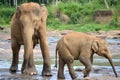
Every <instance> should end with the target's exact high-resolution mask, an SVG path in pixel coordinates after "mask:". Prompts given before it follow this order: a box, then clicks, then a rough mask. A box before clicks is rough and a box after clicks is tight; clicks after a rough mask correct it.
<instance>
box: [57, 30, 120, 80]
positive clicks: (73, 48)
mask: <svg viewBox="0 0 120 80" xmlns="http://www.w3.org/2000/svg"><path fill="white" fill-rule="evenodd" d="M57 52H58V54H59V69H58V78H59V79H64V78H65V76H64V66H65V64H67V66H68V68H69V73H70V75H71V77H72V79H76V75H75V72H74V69H73V62H74V60H79V61H80V62H81V63H82V64H83V65H85V69H84V71H83V73H84V77H88V76H89V73H90V71H91V68H92V63H93V55H94V53H96V54H98V55H99V56H102V57H105V58H107V59H108V60H109V62H110V64H111V66H112V68H113V72H114V73H115V76H116V77H117V76H118V75H117V73H116V70H115V68H114V65H113V62H112V57H111V54H110V51H109V49H108V45H107V43H106V42H105V41H104V40H103V39H100V38H97V37H95V36H90V35H87V34H84V33H80V32H72V33H68V34H66V35H65V36H64V37H62V38H61V39H60V40H59V41H58V44H57V46H56V54H57ZM56 58H57V57H56Z"/></svg>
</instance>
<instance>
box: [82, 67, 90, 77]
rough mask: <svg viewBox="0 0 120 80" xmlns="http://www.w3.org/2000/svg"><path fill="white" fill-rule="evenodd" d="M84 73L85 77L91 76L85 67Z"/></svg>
mask: <svg viewBox="0 0 120 80" xmlns="http://www.w3.org/2000/svg"><path fill="white" fill-rule="evenodd" d="M83 74H84V76H83V77H84V78H85V77H89V72H87V71H86V70H85V69H84V70H83Z"/></svg>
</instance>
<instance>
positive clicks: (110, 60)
mask: <svg viewBox="0 0 120 80" xmlns="http://www.w3.org/2000/svg"><path fill="white" fill-rule="evenodd" d="M108 60H109V62H110V64H111V66H112V69H113V72H114V74H115V76H116V77H118V75H117V72H116V70H115V67H114V65H113V62H112V59H111V58H108Z"/></svg>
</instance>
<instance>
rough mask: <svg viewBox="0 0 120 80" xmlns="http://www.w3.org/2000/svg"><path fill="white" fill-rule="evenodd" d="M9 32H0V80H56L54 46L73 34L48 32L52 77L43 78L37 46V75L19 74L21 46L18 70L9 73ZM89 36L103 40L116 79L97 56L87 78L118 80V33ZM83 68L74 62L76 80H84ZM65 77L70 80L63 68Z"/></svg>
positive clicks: (21, 57) (106, 64)
mask: <svg viewBox="0 0 120 80" xmlns="http://www.w3.org/2000/svg"><path fill="white" fill-rule="evenodd" d="M9 31H10V30H9V29H3V30H1V31H0V80H57V68H55V67H54V61H55V46H56V43H57V41H58V40H59V39H60V38H61V37H62V36H63V35H65V34H67V33H69V32H73V31H71V30H65V31H48V32H47V35H48V42H49V49H50V55H51V68H52V72H53V76H51V77H43V76H41V71H42V55H41V51H40V49H39V45H37V46H36V47H35V49H34V60H35V63H36V67H37V70H38V75H35V76H30V75H23V74H21V72H20V69H21V64H22V61H23V53H24V50H23V46H22V47H21V50H20V55H19V59H20V61H19V70H18V71H17V73H14V74H12V73H10V72H9V67H10V64H11V59H12V53H11V40H10V32H9ZM88 34H90V35H96V36H98V37H101V38H103V39H105V40H106V41H107V42H108V44H109V48H110V51H111V54H112V56H113V62H114V65H115V68H116V71H117V73H118V78H116V77H115V76H114V73H113V71H112V68H111V66H110V65H109V63H108V61H107V60H106V59H105V58H102V57H99V56H97V55H95V56H94V64H93V69H92V71H91V73H90V77H89V78H87V79H89V80H120V31H109V32H105V31H99V32H98V33H92V32H89V33H88ZM83 68H84V66H83V65H82V64H80V62H79V61H75V63H74V69H75V71H76V75H77V78H78V80H84V78H83V73H82V69H83ZM65 76H66V80H71V77H70V75H69V72H68V69H67V66H66V67H65Z"/></svg>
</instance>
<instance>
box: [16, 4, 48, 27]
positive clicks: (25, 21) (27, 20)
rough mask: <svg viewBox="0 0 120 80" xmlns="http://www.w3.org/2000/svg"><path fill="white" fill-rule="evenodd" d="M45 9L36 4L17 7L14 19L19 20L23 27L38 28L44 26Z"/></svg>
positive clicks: (46, 13)
mask: <svg viewBox="0 0 120 80" xmlns="http://www.w3.org/2000/svg"><path fill="white" fill-rule="evenodd" d="M47 15H48V12H47V9H46V7H45V6H44V5H39V4H37V3H33V2H30V3H24V4H22V5H21V6H19V7H17V10H16V18H17V19H19V20H20V22H21V23H22V25H23V26H29V27H30V26H32V27H35V28H39V27H40V26H46V19H47Z"/></svg>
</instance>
